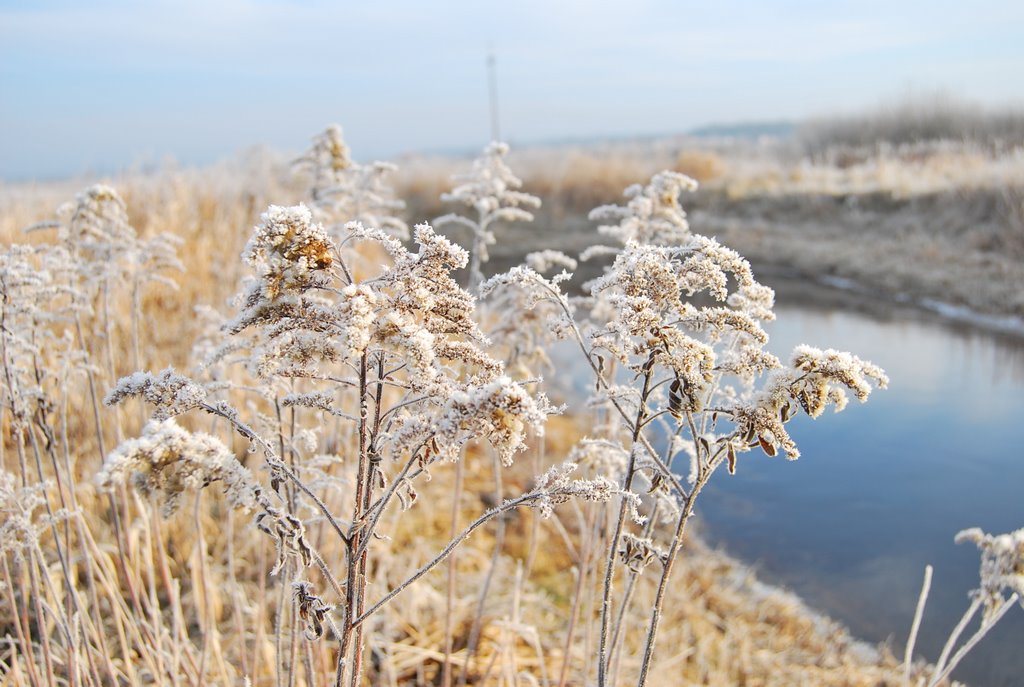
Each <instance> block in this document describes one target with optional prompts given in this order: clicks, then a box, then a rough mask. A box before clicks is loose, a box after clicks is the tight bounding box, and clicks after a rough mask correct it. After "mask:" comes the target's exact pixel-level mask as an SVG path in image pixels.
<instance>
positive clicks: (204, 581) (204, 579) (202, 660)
mask: <svg viewBox="0 0 1024 687" xmlns="http://www.w3.org/2000/svg"><path fill="white" fill-rule="evenodd" d="M201 499H202V492H201V491H200V492H197V493H196V499H195V506H194V508H193V512H192V517H193V520H194V522H195V530H196V533H197V536H196V557H197V558H198V559H199V579H200V580H201V591H202V595H203V596H202V598H203V607H204V608H203V611H204V613H203V625H202V633H203V644H202V646H201V647H200V650H199V670H198V672H197V673H196V679H195V684H196V685H197V687H198V686H199V685H202V684H203V678H204V676H205V675H206V657H207V654H208V653H209V645H210V632H211V628H212V627H213V617H212V616H213V613H212V610H211V606H212V604H211V603H210V583H209V576H208V575H207V572H206V538H205V537H204V536H203V523H202V520H201V519H200V517H199V512H200V511H199V504H200V502H201Z"/></svg>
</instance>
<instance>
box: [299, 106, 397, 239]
mask: <svg viewBox="0 0 1024 687" xmlns="http://www.w3.org/2000/svg"><path fill="white" fill-rule="evenodd" d="M295 166H296V167H297V168H299V169H303V170H306V173H307V174H308V175H309V178H310V183H309V194H310V202H311V205H312V208H313V209H314V211H315V213H316V219H317V220H318V221H320V222H324V223H325V224H326V226H327V230H328V232H329V233H330V234H331V236H332V237H333V238H334V239H335V240H336V241H341V240H343V239H344V238H345V226H346V225H347V224H348V223H349V222H359V223H361V224H363V225H364V226H367V227H376V228H378V229H381V230H383V231H385V232H387V233H388V234H390V235H392V236H394V237H396V238H399V239H402V240H406V239H408V238H409V227H408V226H407V225H406V223H405V222H403V221H402V220H401V219H400V218H399V217H398V216H397V215H396V213H398V212H400V211H401V210H402V209H403V208H404V207H405V203H403V202H402V201H400V200H398V199H396V198H395V193H394V190H393V189H392V188H391V186H390V185H389V184H388V176H389V175H391V174H393V173H394V172H395V171H396V170H397V167H396V166H395V165H393V164H391V163H390V162H372V163H370V164H368V165H363V164H360V163H358V162H356V161H355V160H353V159H352V157H351V155H350V153H349V147H348V145H347V144H346V143H345V139H344V136H343V133H342V130H341V127H340V126H338V125H337V124H332V125H330V126H328V127H327V128H326V129H325V130H324V131H323V132H322V133H320V134H318V135H317V136H316V137H314V138H313V145H312V147H310V149H309V150H307V151H306V152H305V153H304V154H303V155H302V157H300V158H299V159H298V160H296V161H295Z"/></svg>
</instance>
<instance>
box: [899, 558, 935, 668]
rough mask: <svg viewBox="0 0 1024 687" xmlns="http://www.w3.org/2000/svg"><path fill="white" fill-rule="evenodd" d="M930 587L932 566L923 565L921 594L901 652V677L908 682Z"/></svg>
mask: <svg viewBox="0 0 1024 687" xmlns="http://www.w3.org/2000/svg"><path fill="white" fill-rule="evenodd" d="M931 587H932V566H930V565H926V566H925V567H924V582H922V583H921V595H920V596H918V598H917V609H916V610H915V611H914V622H913V623H911V625H910V635H909V636H908V637H907V650H906V651H905V652H904V654H903V679H904V680H905V681H906V682H907V684H910V668H911V664H912V662H913V660H914V644H916V643H917V632H918V630H919V629H920V628H921V617H922V616H923V615H924V606H925V604H926V603H927V602H928V591H929V590H930V589H931Z"/></svg>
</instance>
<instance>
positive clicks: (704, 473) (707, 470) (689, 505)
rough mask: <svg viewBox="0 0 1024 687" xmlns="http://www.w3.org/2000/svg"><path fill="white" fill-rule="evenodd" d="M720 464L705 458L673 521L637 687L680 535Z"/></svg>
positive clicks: (643, 677)
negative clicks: (702, 466) (705, 461)
mask: <svg viewBox="0 0 1024 687" xmlns="http://www.w3.org/2000/svg"><path fill="white" fill-rule="evenodd" d="M687 418H688V419H689V420H690V423H691V426H692V423H693V418H692V415H691V414H690V413H687ZM695 436H696V435H695ZM695 443H696V444H697V457H698V462H700V461H699V458H700V453H701V449H700V442H695ZM720 453H721V450H719V454H720ZM716 459H717V460H718V461H719V462H718V463H716V462H715V460H716ZM720 461H721V456H720V455H716V457H715V458H708V461H707V467H704V468H702V469H700V470H699V472H698V474H697V481H696V482H695V483H694V485H693V488H692V489H691V490H690V495H689V496H688V497H687V498H686V501H685V502H684V504H683V510H682V512H681V513H680V514H679V519H678V520H677V521H676V531H675V533H674V534H673V536H672V543H671V544H670V545H669V549H668V551H667V552H666V560H665V564H664V567H663V569H662V571H661V579H660V580H659V581H658V591H657V593H656V594H655V598H654V608H653V610H652V611H651V620H650V625H649V627H648V630H647V640H646V641H645V643H644V655H643V659H642V661H641V663H640V679H639V680H637V687H643V686H644V685H645V684H647V676H648V671H649V670H650V667H651V659H652V658H653V656H654V646H655V642H656V641H657V636H658V626H659V623H660V622H661V611H662V607H663V606H664V604H665V593H666V591H667V590H668V582H669V578H670V577H671V576H672V568H673V566H674V565H675V561H676V557H677V556H678V555H679V551H680V550H681V549H682V546H683V535H684V534H686V524H687V523H688V522H689V521H690V516H691V515H693V507H694V504H695V503H696V501H697V497H698V496H700V492H701V490H702V489H703V488H704V486H705V485H706V484H707V483H708V480H710V479H711V474H712V473H713V472H714V468H715V467H716V466H717V465H718V464H720Z"/></svg>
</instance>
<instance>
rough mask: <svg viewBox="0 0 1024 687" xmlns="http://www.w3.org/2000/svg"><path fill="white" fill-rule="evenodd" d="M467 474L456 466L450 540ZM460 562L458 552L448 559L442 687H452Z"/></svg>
mask: <svg viewBox="0 0 1024 687" xmlns="http://www.w3.org/2000/svg"><path fill="white" fill-rule="evenodd" d="M464 472H465V465H464V464H463V461H461V460H460V461H459V462H458V463H456V464H455V488H454V490H453V493H452V523H451V528H450V532H449V534H448V538H449V539H453V538H454V537H455V535H456V534H458V533H459V511H460V507H461V505H462V478H463V473H464ZM458 560H459V554H458V552H457V551H456V552H454V553H452V555H451V556H449V558H448V589H447V591H446V596H445V609H444V659H443V663H442V667H441V685H442V687H450V686H451V684H452V668H451V655H452V617H453V615H454V607H455V586H456V582H457V572H458V571H457V569H456V568H457V564H458ZM468 662H469V659H468V658H467V659H466V661H465V662H464V663H463V665H462V672H463V673H465V671H466V665H467V664H468Z"/></svg>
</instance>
